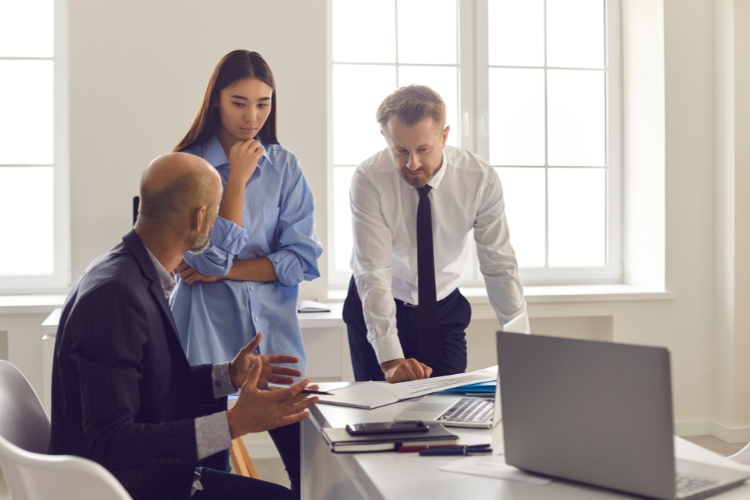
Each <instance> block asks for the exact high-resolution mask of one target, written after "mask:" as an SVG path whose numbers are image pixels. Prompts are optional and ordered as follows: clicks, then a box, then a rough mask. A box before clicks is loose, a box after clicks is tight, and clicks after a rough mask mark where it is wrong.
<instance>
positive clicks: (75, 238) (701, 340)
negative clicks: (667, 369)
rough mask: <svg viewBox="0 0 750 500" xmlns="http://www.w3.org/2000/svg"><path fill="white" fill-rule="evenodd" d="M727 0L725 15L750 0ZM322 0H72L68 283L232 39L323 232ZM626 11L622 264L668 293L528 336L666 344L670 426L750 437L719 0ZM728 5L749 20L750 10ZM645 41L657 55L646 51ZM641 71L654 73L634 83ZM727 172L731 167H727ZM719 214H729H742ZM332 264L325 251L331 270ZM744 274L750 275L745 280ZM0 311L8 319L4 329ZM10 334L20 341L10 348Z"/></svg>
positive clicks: (191, 108)
mask: <svg viewBox="0 0 750 500" xmlns="http://www.w3.org/2000/svg"><path fill="white" fill-rule="evenodd" d="M723 1H724V2H728V5H729V6H730V7H733V6H734V5H735V4H737V5H740V4H743V3H745V2H743V1H742V0H736V1H732V0H723ZM325 4H326V2H325V0H254V1H228V0H216V1H214V2H210V3H207V2H204V1H197V0H180V1H177V0H168V1H160V2H153V1H145V0H131V1H128V2H114V3H113V2H100V1H97V0H69V17H70V20H69V21H70V22H69V26H70V29H69V32H70V79H71V81H70V109H71V200H72V208H71V218H72V221H71V222H72V255H73V276H74V277H77V276H78V275H79V274H80V273H81V271H82V270H83V269H84V268H85V266H86V265H87V264H88V262H89V261H90V260H91V259H93V258H94V257H95V256H96V255H98V254H100V253H102V252H104V251H105V250H107V248H109V247H110V246H111V245H112V244H113V243H115V242H116V241H117V240H118V239H119V238H120V236H121V235H122V234H123V233H125V232H126V231H127V230H128V229H129V227H130V222H131V212H130V202H131V198H132V196H133V195H134V194H136V192H137V189H138V180H139V176H140V173H141V171H142V169H143V168H144V167H145V166H146V164H147V163H148V162H149V161H150V160H151V159H152V158H153V157H154V156H156V155H158V154H160V153H163V152H166V151H168V150H170V149H171V148H172V147H173V146H174V144H175V143H176V142H177V141H178V140H179V139H180V138H181V135H182V134H183V133H184V132H185V131H186V129H187V127H188V126H189V124H190V122H191V120H192V118H193V116H194V114H195V112H196V110H197V108H198V105H199V103H200V100H201V97H202V92H203V90H204V87H205V84H206V80H207V78H208V76H209V74H210V72H211V70H212V69H213V67H214V65H215V64H216V62H217V61H218V59H219V58H220V57H221V56H222V55H224V54H225V53H226V52H228V51H230V50H233V49H236V48H247V49H252V50H257V51H259V52H260V53H261V54H263V55H264V56H265V57H266V58H267V60H268V61H269V63H270V65H271V67H272V68H273V70H274V72H275V74H276V77H277V80H278V95H279V125H280V138H281V141H282V143H283V144H284V145H285V146H287V147H289V148H290V149H291V150H292V151H294V152H295V153H296V154H297V155H298V157H299V158H300V160H301V162H302V165H303V168H304V170H305V173H306V176H307V179H308V182H309V183H310V185H311V187H312V190H313V194H314V196H315V199H316V217H317V221H318V229H317V232H318V235H319V236H320V238H321V240H322V241H323V242H324V243H325V242H326V241H327V218H328V217H327V215H328V214H327V204H328V201H327V193H328V190H327V180H326V179H327V174H326V165H327V159H328V156H329V155H328V137H327V132H328V129H329V125H328V120H327V96H328V84H327V75H328V70H327V55H326V54H327V52H326V46H327V35H326V33H327V15H326V12H325ZM623 4H624V7H623V10H624V12H625V13H626V18H627V23H626V30H629V31H628V32H626V33H625V34H624V35H623V36H624V46H625V49H626V51H628V50H629V51H631V52H630V53H629V54H624V61H625V68H626V75H625V78H626V81H628V79H629V78H630V79H631V83H632V85H631V86H630V87H628V88H626V90H625V93H626V99H630V100H629V101H628V102H626V103H624V110H625V115H626V116H625V122H624V124H623V128H624V130H626V132H627V131H630V138H629V139H626V151H625V154H626V158H625V162H626V165H627V166H628V168H630V169H631V170H630V174H628V173H627V171H626V174H625V175H626V177H625V186H626V187H625V192H624V199H625V200H626V203H627V204H628V205H629V207H628V208H626V221H625V226H626V232H627V234H628V236H629V237H630V238H632V240H631V241H633V242H635V243H633V244H632V245H631V246H630V248H626V249H625V250H626V255H628V256H629V257H630V259H631V260H630V263H631V264H632V265H634V266H635V267H632V268H630V269H627V268H626V275H627V276H629V278H631V279H633V280H634V281H636V282H639V284H652V285H653V283H661V282H664V283H665V284H666V289H667V290H668V291H669V292H671V294H670V295H669V296H665V298H664V299H662V300H639V301H591V300H581V301H577V302H550V301H533V302H531V303H530V313H531V317H532V328H533V329H534V330H536V331H538V332H540V333H552V334H563V335H572V336H576V335H579V336H584V337H595V338H598V337H601V338H605V339H612V340H615V341H620V342H635V343H643V344H654V345H664V346H667V347H668V348H669V349H670V350H671V352H672V363H673V379H674V380H673V383H674V395H675V402H674V404H675V417H676V420H677V422H678V428H677V430H678V432H681V433H683V434H704V433H708V432H715V433H716V434H717V435H719V434H720V435H721V436H723V437H725V438H727V439H738V440H741V439H748V438H750V403H749V402H750V379H748V378H747V377H745V371H742V370H738V369H734V368H733V369H729V370H726V369H724V367H725V365H726V364H727V363H730V364H732V366H735V364H737V363H741V361H742V356H743V355H747V356H746V357H744V359H750V350H748V349H749V348H748V347H746V346H745V344H748V336H749V334H748V330H750V328H749V327H750V324H745V323H748V321H747V320H744V319H742V318H741V317H740V320H741V322H742V321H744V323H741V324H740V325H739V326H733V325H735V324H736V321H735V319H736V317H739V316H741V315H739V314H738V313H739V312H741V311H744V310H746V309H747V308H746V307H743V306H744V304H742V303H741V302H742V300H747V297H745V296H743V295H742V294H741V292H742V288H739V289H733V292H732V301H731V302H732V303H733V304H734V303H736V305H735V306H734V309H735V310H732V311H729V310H728V309H727V304H729V302H730V301H728V300H724V299H717V298H716V297H717V293H716V291H717V278H716V272H717V267H719V260H720V259H723V256H724V255H725V252H724V251H721V252H719V251H718V250H717V248H723V246H722V245H724V244H728V243H727V242H726V241H724V240H725V239H726V238H727V237H726V236H721V235H717V234H715V231H714V228H715V227H716V223H717V222H718V221H717V217H718V215H717V214H722V217H724V216H725V215H726V214H724V213H723V212H720V211H717V206H716V204H717V197H716V196H715V194H714V191H715V174H716V171H715V164H716V159H715V152H716V143H717V139H716V137H715V122H716V118H715V112H716V109H717V106H715V98H716V94H715V92H716V87H715V82H714V75H715V60H716V54H715V53H714V48H715V47H716V46H717V45H716V44H715V43H714V38H715V36H717V33H716V29H715V27H714V2H713V1H712V0H664V1H663V2H660V1H656V0H623ZM745 10H747V8H745ZM649 11H650V15H648V16H646V17H643V16H644V14H647V13H648V12H649ZM738 15H740V16H744V18H746V17H747V13H746V12H744V11H742V12H740V13H739V14H738ZM639 16H640V17H639ZM740 21H741V19H740ZM744 26H745V27H747V26H750V23H747V22H746V23H745V24H744ZM745 32H746V33H747V32H748V31H745ZM644 41H645V42H644ZM731 43H733V44H737V43H739V42H737V41H732V42H731ZM649 51H651V52H652V54H650V55H652V56H653V57H641V56H643V55H644V54H649ZM746 53H747V52H744V54H746ZM638 54H641V56H638ZM738 59H739V57H738ZM661 61H663V64H662V63H661ZM660 67H661V68H664V69H663V71H660V70H659V68H660ZM639 68H640V71H641V73H638V70H639ZM644 68H647V69H648V72H651V73H654V72H655V74H652V75H651V79H645V80H643V79H640V80H639V79H638V75H639V74H643V70H644ZM654 68H656V69H654ZM744 71H745V73H743V74H744V75H745V79H747V78H746V74H747V69H745V70H744ZM745 81H746V80H745ZM734 105H735V104H731V106H734ZM722 116H723V115H722ZM638 131H641V132H640V135H639V134H638ZM744 132H747V130H744ZM746 136H747V134H745V137H746ZM738 137H739V136H738ZM662 138H663V140H662ZM628 141H629V142H628ZM365 153H367V152H363V154H365ZM740 156H741V155H740ZM741 157H742V158H746V157H747V156H746V155H745V156H741ZM727 168H730V169H732V170H733V169H734V168H735V164H731V165H730V166H729V167H727ZM737 196H738V197H739V196H742V194H741V193H737ZM744 198H747V196H746V195H744ZM727 209H728V210H730V212H731V213H732V215H734V214H735V211H737V210H738V209H739V208H738V207H737V206H731V207H728V208H727ZM736 215H737V216H736V218H735V219H736V220H735V221H734V223H733V226H732V229H733V231H732V241H733V242H734V243H733V248H740V249H742V248H744V247H743V246H742V243H743V242H747V241H750V235H749V234H748V233H750V231H748V230H747V229H746V228H744V227H743V226H747V223H746V222H744V221H745V220H747V217H743V215H744V212H742V213H739V212H737V214H736ZM722 234H723V233H722ZM717 238H723V240H721V241H717ZM737 238H739V241H737ZM717 254H718V255H719V257H717ZM749 257H750V256H748V254H747V253H746V252H745V253H736V252H735V253H734V260H733V261H732V262H730V263H729V264H728V268H727V265H725V263H724V261H723V260H722V261H721V266H722V268H723V269H724V271H722V272H723V273H724V274H723V275H724V276H733V275H734V274H736V273H737V272H744V271H741V270H744V269H745V268H746V267H747V265H746V264H745V263H746V262H748V258H749ZM326 261H327V258H326V256H325V254H324V256H323V257H322V258H321V260H320V266H321V271H322V273H323V276H325V273H326V268H327V265H326ZM746 281H747V278H746V277H745V278H744V281H743V282H742V284H743V285H744V284H745V283H746ZM722 283H723V282H722ZM326 285H327V284H326V280H325V278H321V279H319V280H317V281H315V282H313V283H309V284H305V285H304V287H303V288H302V295H303V298H317V297H322V296H325V295H326V290H327V286H326ZM722 286H724V285H722ZM475 316H476V317H477V318H478V319H477V320H476V321H474V322H472V325H471V327H470V329H469V342H470V364H471V366H472V367H481V366H483V365H486V364H488V363H487V362H486V361H488V360H489V361H492V359H491V356H490V357H488V353H490V354H491V353H492V352H494V348H493V347H492V344H491V342H492V335H490V334H491V333H492V332H494V330H495V328H496V324H495V322H494V321H492V320H490V319H486V318H491V317H492V316H491V312H490V311H489V307H488V306H487V305H482V304H479V305H477V306H476V307H475ZM729 316H731V318H732V321H729V320H728V319H727V318H728V317H729ZM482 318H484V319H482ZM717 318H719V319H722V320H725V321H724V322H725V323H726V324H727V326H726V327H725V328H724V329H723V333H722V337H721V338H720V337H719V333H718V331H717V330H716V328H715V326H714V325H715V324H716V321H717ZM3 321H5V320H3V317H2V316H0V331H2V330H7V329H8V328H4V323H3ZM8 321H14V320H13V319H12V318H10V319H8V320H7V321H5V324H8ZM34 322H36V320H34ZM16 323H17V321H16ZM22 334H23V335H32V336H38V331H34V329H33V328H31V329H30V330H28V331H23V329H21V330H19V331H16V332H14V333H13V335H16V336H17V335H22ZM13 335H10V337H13ZM34 338H36V337H34ZM722 339H724V340H722ZM9 344H11V347H12V345H13V343H12V342H10V340H9ZM15 345H21V346H22V347H20V348H19V349H18V350H16V351H15V352H14V351H13V349H9V350H10V356H11V357H13V356H16V357H19V358H23V359H25V360H27V361H26V363H27V366H29V367H34V366H36V363H37V362H36V361H35V360H33V361H31V360H32V359H34V356H36V355H37V353H39V352H41V348H39V349H38V350H36V351H35V350H34V349H35V347H34V345H35V342H30V341H29V342H26V343H19V342H15ZM738 346H739V347H738ZM738 349H739V351H738ZM737 358H739V359H737ZM719 368H721V370H720V369H719ZM30 378H32V381H35V380H39V379H40V376H38V375H33V376H31V377H30ZM728 386H729V387H730V388H729V389H727V390H724V388H726V387H728Z"/></svg>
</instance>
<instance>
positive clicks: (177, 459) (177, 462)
mask: <svg viewBox="0 0 750 500" xmlns="http://www.w3.org/2000/svg"><path fill="white" fill-rule="evenodd" d="M174 463H176V464H181V463H182V459H181V458H180V457H177V458H175V459H174Z"/></svg>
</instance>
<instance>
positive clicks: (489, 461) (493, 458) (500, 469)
mask: <svg viewBox="0 0 750 500" xmlns="http://www.w3.org/2000/svg"><path fill="white" fill-rule="evenodd" d="M440 470H442V471H446V472H458V473H460V474H469V475H472V476H483V477H494V478H497V479H507V480H510V481H521V482H524V483H529V484H540V485H541V484H549V483H551V482H552V481H551V480H550V479H547V478H544V477H539V476H532V475H531V474H527V473H525V472H522V471H520V470H519V469H517V468H515V467H513V466H512V465H507V464H506V463H505V456H504V455H503V454H497V455H481V456H474V457H467V458H462V459H461V460H458V461H456V462H451V463H450V464H448V465H445V466H443V467H440Z"/></svg>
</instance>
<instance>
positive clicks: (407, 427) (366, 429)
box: [346, 420, 429, 436]
mask: <svg viewBox="0 0 750 500" xmlns="http://www.w3.org/2000/svg"><path fill="white" fill-rule="evenodd" d="M428 430H429V427H427V426H426V425H425V424H424V422H422V421H421V420H404V421H402V422H368V423H366V424H347V425H346V432H348V433H349V434H351V435H352V436H360V435H363V434H395V433H399V432H427V431H428Z"/></svg>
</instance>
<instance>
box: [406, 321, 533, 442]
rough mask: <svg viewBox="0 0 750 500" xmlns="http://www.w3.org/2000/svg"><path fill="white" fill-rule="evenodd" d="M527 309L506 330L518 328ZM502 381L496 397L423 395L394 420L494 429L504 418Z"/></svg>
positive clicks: (510, 322)
mask: <svg viewBox="0 0 750 500" xmlns="http://www.w3.org/2000/svg"><path fill="white" fill-rule="evenodd" d="M525 320H526V313H522V314H520V315H518V316H517V317H515V318H513V319H512V320H510V321H509V322H507V323H506V324H505V326H503V331H511V332H512V331H519V330H520V329H521V328H522V327H523V325H524V323H525ZM499 387H500V385H499V383H497V382H496V383H495V396H494V397H468V396H424V397H422V398H421V399H420V400H419V401H417V402H416V403H414V404H413V405H412V406H410V407H409V408H407V409H406V410H405V411H403V412H402V413H400V414H399V415H397V416H396V417H395V419H394V420H421V421H423V422H425V423H438V424H443V425H448V426H453V427H471V428H477V429H491V428H493V427H495V426H496V425H497V424H498V423H499V422H500V420H501V413H500V408H499V406H500V398H499V396H498V390H499Z"/></svg>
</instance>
